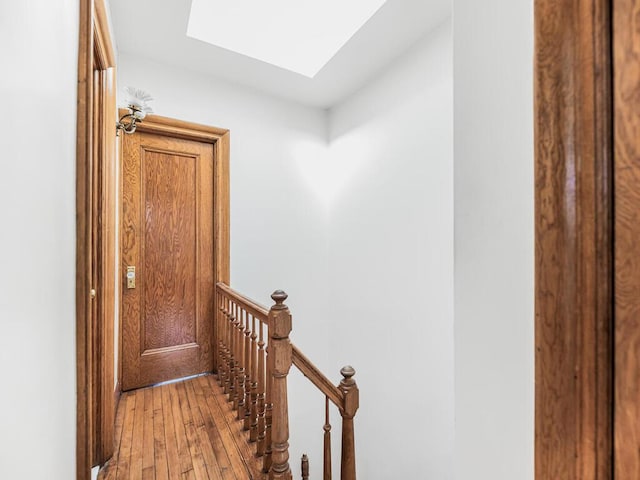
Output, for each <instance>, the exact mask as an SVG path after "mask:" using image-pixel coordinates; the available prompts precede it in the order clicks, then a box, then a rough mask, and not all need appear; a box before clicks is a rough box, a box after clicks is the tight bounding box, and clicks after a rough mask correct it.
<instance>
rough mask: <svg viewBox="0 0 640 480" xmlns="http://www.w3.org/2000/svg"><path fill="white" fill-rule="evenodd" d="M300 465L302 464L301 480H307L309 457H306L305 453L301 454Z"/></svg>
mask: <svg viewBox="0 0 640 480" xmlns="http://www.w3.org/2000/svg"><path fill="white" fill-rule="evenodd" d="M300 463H301V464H302V465H301V466H302V480H309V457H307V454H306V453H303V454H302V460H301V462H300Z"/></svg>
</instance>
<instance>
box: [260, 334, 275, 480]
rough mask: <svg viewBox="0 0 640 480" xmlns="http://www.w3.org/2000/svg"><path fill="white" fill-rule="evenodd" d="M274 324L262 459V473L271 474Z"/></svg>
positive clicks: (267, 380) (269, 345) (266, 395)
mask: <svg viewBox="0 0 640 480" xmlns="http://www.w3.org/2000/svg"><path fill="white" fill-rule="evenodd" d="M272 328H273V324H272V323H269V337H268V338H269V343H268V344H267V348H266V350H265V352H266V354H267V358H266V372H265V387H266V388H265V390H266V393H265V398H264V402H265V405H264V445H265V451H264V458H263V459H262V460H263V462H262V471H263V472H265V473H269V471H270V470H271V454H272V452H273V450H272V448H271V447H272V445H271V439H272V437H271V434H272V431H271V428H272V425H273V365H272V362H273V350H272V348H271V344H272V341H271V329H272Z"/></svg>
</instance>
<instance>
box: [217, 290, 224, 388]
mask: <svg viewBox="0 0 640 480" xmlns="http://www.w3.org/2000/svg"><path fill="white" fill-rule="evenodd" d="M218 298H219V301H218V311H217V312H216V334H217V335H218V338H217V340H218V356H219V358H218V385H220V387H222V386H223V385H224V359H225V357H224V296H223V295H222V294H221V293H218Z"/></svg>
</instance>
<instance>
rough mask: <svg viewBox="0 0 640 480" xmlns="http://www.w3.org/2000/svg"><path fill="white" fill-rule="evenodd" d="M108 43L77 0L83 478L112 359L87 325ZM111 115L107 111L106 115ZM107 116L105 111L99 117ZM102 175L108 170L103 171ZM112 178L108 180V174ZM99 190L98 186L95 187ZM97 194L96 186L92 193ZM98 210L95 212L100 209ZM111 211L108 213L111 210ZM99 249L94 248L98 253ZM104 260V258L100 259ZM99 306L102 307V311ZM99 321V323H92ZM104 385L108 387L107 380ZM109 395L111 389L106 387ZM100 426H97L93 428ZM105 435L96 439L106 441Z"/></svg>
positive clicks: (95, 13) (100, 1)
mask: <svg viewBox="0 0 640 480" xmlns="http://www.w3.org/2000/svg"><path fill="white" fill-rule="evenodd" d="M113 52H114V50H113V44H112V40H111V34H110V31H109V27H108V21H107V16H106V7H105V4H104V0H80V2H79V32H78V90H77V127H76V478H77V479H78V480H86V479H89V478H90V475H91V467H92V464H93V463H94V461H93V460H94V459H93V456H94V455H93V452H94V449H95V445H94V442H93V435H94V429H95V428H96V425H97V423H98V422H101V421H102V420H103V419H102V418H96V416H94V415H93V413H92V412H93V410H94V409H93V408H92V405H91V403H92V401H91V399H92V398H93V394H94V392H93V385H94V382H95V381H98V382H100V381H102V382H103V383H104V382H106V381H107V380H106V379H105V378H101V379H95V378H94V375H93V369H94V367H95V365H96V362H102V363H101V364H102V365H104V364H106V363H105V362H107V361H111V362H113V351H111V352H110V353H109V352H108V351H106V350H103V351H101V352H100V353H99V354H97V353H96V352H94V351H93V350H94V347H93V341H94V336H96V335H98V337H97V338H104V336H103V335H101V332H100V331H94V328H93V325H91V322H90V320H91V315H90V308H91V302H92V299H91V294H90V290H91V288H92V285H91V283H92V282H91V276H92V268H93V265H92V263H93V262H92V250H91V243H90V242H91V229H92V222H93V221H95V219H93V215H92V211H91V198H92V194H93V192H92V190H91V188H92V187H91V185H92V182H91V172H92V168H93V166H92V165H93V163H94V161H95V160H96V159H94V158H93V153H92V143H93V135H94V132H95V128H96V126H95V125H94V123H93V93H94V92H93V72H94V65H95V64H96V63H97V64H98V65H99V66H100V69H101V70H104V71H106V70H108V69H110V68H115V56H114V53H113ZM112 87H113V90H112V91H110V92H108V93H107V95H106V96H105V103H107V102H110V101H113V105H114V107H115V84H113V85H112ZM112 116H113V115H112ZM108 118H110V117H109V116H108V115H106V116H105V119H108ZM107 132H108V128H105V130H104V131H103V132H101V134H102V135H103V136H104V137H103V140H104V143H105V145H107V144H108V141H109V138H110V137H109V136H108V135H106V133H107ZM105 174H108V172H107V171H105ZM108 180H114V179H108ZM99 188H100V189H102V187H101V186H99ZM98 193H99V194H100V195H102V194H103V192H102V191H100V192H98ZM103 213H104V212H100V213H99V214H100V215H101V214H103ZM111 213H113V212H111ZM102 254H103V252H98V255H102ZM103 260H104V261H103V262H102V264H105V263H106V262H107V261H108V259H103ZM98 301H100V302H103V303H105V304H106V303H107V302H108V301H111V302H112V303H113V298H111V299H109V298H107V297H106V296H104V295H100V296H99V298H98ZM102 311H104V309H103V310H102ZM98 325H99V326H103V325H102V322H99V323H98ZM109 388H113V384H111V386H110V387H109ZM107 391H108V388H107V389H105V388H102V392H103V393H104V394H103V395H100V398H99V399H98V400H99V401H101V402H102V400H103V399H104V398H107V395H108V394H107ZM111 394H113V392H111ZM103 408H104V405H99V406H97V407H96V409H95V411H98V412H100V411H103ZM98 431H101V429H98ZM110 441H112V439H110V438H103V439H100V440H98V442H99V443H101V444H102V446H103V447H102V448H103V449H104V446H105V445H106V446H108V445H109V442H110Z"/></svg>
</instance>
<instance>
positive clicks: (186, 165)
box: [122, 133, 214, 390]
mask: <svg viewBox="0 0 640 480" xmlns="http://www.w3.org/2000/svg"><path fill="white" fill-rule="evenodd" d="M213 180H214V179H213V146H212V145H211V144H206V143H199V142H194V141H189V140H180V139H175V138H168V137H163V136H160V135H157V134H151V133H134V134H132V135H125V136H124V137H123V211H122V216H123V218H122V272H123V277H124V278H123V309H122V312H123V322H122V328H123V332H122V346H123V352H122V362H123V364H122V377H123V379H122V382H123V389H124V390H129V389H132V388H138V387H142V386H146V385H151V384H154V383H158V382H162V381H166V380H171V379H174V378H179V377H183V376H187V375H194V374H197V373H202V372H206V371H210V370H211V369H212V355H213V352H212V338H211V335H212V328H211V322H212V314H213V301H214V265H213V238H214V236H213ZM127 267H135V288H127V279H126V272H127Z"/></svg>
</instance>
